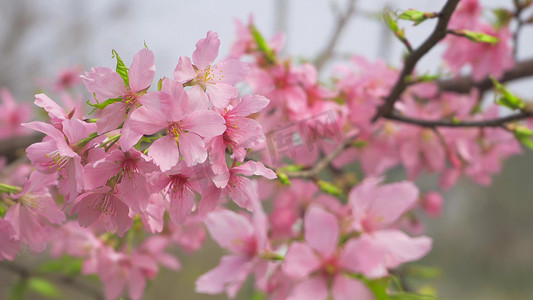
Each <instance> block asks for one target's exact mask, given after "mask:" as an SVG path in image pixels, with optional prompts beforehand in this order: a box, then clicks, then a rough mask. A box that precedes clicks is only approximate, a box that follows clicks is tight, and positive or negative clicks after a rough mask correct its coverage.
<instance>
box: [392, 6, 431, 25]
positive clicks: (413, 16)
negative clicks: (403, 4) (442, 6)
mask: <svg viewBox="0 0 533 300" xmlns="http://www.w3.org/2000/svg"><path fill="white" fill-rule="evenodd" d="M437 16H438V14H436V13H428V12H423V11H418V10H414V9H409V10H406V11H404V12H403V13H402V14H400V15H399V16H398V18H400V19H403V20H407V21H413V22H415V24H414V25H415V26H416V25H418V24H420V23H422V22H424V21H425V20H427V19H431V18H435V17H437Z"/></svg>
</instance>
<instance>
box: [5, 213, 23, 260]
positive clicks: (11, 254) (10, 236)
mask: <svg viewBox="0 0 533 300" xmlns="http://www.w3.org/2000/svg"><path fill="white" fill-rule="evenodd" d="M16 234H17V233H16V231H15V229H14V228H13V226H12V225H11V223H10V222H9V221H7V220H4V219H0V261H2V260H4V259H7V260H13V259H15V256H17V253H18V252H19V250H20V243H19V240H18V239H16Z"/></svg>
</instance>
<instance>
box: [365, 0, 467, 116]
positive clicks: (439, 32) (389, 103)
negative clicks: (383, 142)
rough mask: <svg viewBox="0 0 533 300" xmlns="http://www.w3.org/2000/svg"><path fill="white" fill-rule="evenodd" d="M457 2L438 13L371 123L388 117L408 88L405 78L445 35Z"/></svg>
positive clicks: (450, 0) (451, 0)
mask: <svg viewBox="0 0 533 300" xmlns="http://www.w3.org/2000/svg"><path fill="white" fill-rule="evenodd" d="M458 3H459V0H448V1H447V2H446V4H445V5H444V7H443V8H442V11H441V12H440V13H439V21H438V23H437V26H436V27H435V30H434V31H433V33H432V34H431V35H430V36H429V37H428V38H427V40H426V41H425V42H424V43H423V44H422V45H420V47H418V48H417V49H416V50H414V51H413V52H411V53H410V54H409V56H407V59H406V60H405V63H404V67H403V70H402V72H401V73H400V76H399V77H398V80H397V81H396V84H395V85H394V87H393V88H392V90H391V92H390V94H389V95H388V96H387V98H386V99H385V103H384V104H383V105H382V106H381V107H380V108H379V109H378V111H377V113H376V115H375V116H374V117H373V118H372V121H376V120H377V119H379V117H382V116H387V115H390V114H391V112H392V109H393V108H394V103H395V102H396V101H397V100H398V99H399V98H400V96H401V95H402V93H403V92H404V91H405V89H406V88H407V86H408V82H407V80H406V79H407V78H408V76H410V75H411V74H412V73H413V71H414V69H415V66H416V64H417V63H418V61H419V60H420V59H421V58H422V57H423V56H424V55H425V54H426V53H428V52H429V50H431V49H432V48H433V47H434V46H435V45H436V44H437V43H438V42H440V41H441V40H442V39H443V38H444V37H445V36H446V33H447V30H448V22H449V21H450V18H451V16H452V13H453V12H454V10H455V8H456V7H457V4H458Z"/></svg>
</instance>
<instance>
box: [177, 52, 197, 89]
mask: <svg viewBox="0 0 533 300" xmlns="http://www.w3.org/2000/svg"><path fill="white" fill-rule="evenodd" d="M194 77H196V71H194V69H193V67H192V63H191V59H190V58H188V57H186V56H180V59H179V60H178V65H177V66H176V69H175V70H174V79H175V80H176V81H177V82H179V83H185V82H187V81H189V80H191V79H193V78H194Z"/></svg>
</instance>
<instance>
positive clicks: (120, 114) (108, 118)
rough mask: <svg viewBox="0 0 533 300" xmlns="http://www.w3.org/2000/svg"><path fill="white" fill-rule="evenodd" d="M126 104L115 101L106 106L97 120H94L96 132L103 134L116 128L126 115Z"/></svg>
mask: <svg viewBox="0 0 533 300" xmlns="http://www.w3.org/2000/svg"><path fill="white" fill-rule="evenodd" d="M126 108H127V107H126V105H124V103H122V102H115V103H113V104H110V105H108V106H106V107H105V108H104V109H103V110H102V113H101V114H100V117H99V118H98V121H96V127H97V128H98V134H103V133H106V132H108V131H111V130H115V129H117V128H118V127H119V126H120V124H122V122H124V117H125V116H126Z"/></svg>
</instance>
